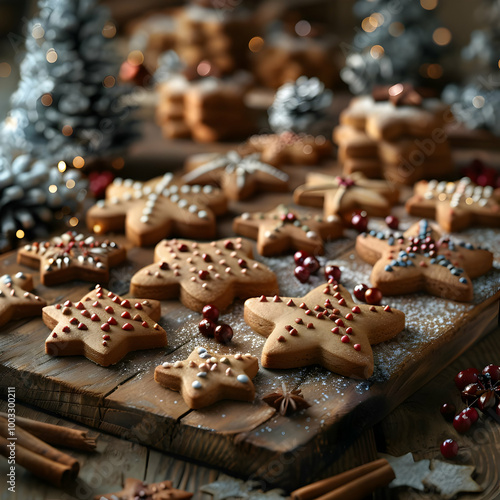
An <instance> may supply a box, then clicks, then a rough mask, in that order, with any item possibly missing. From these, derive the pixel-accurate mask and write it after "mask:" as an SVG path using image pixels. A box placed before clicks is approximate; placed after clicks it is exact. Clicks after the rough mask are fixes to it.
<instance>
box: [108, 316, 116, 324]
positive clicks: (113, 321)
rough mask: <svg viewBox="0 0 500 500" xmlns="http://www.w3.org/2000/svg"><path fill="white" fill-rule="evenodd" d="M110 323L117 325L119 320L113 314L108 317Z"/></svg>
mask: <svg viewBox="0 0 500 500" xmlns="http://www.w3.org/2000/svg"><path fill="white" fill-rule="evenodd" d="M108 323H109V324H110V325H117V324H118V322H117V321H116V319H115V318H113V316H111V318H109V319H108Z"/></svg>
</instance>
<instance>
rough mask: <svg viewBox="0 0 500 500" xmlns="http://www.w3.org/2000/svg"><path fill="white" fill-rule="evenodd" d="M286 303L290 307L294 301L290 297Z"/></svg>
mask: <svg viewBox="0 0 500 500" xmlns="http://www.w3.org/2000/svg"><path fill="white" fill-rule="evenodd" d="M286 305H287V306H289V307H292V306H294V305H295V302H294V301H293V300H292V299H290V300H289V301H288V302H287V303H286Z"/></svg>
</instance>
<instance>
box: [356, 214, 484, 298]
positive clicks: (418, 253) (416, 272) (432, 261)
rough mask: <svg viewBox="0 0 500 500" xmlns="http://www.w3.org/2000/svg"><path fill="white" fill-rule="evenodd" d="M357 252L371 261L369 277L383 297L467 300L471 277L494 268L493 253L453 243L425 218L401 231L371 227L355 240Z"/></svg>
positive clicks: (469, 245) (471, 294)
mask: <svg viewBox="0 0 500 500" xmlns="http://www.w3.org/2000/svg"><path fill="white" fill-rule="evenodd" d="M356 251H357V252H358V254H359V256H360V257H361V258H362V259H363V260H365V261H366V262H368V263H370V264H373V269H372V272H371V276H370V281H371V283H372V285H373V286H375V287H377V288H379V289H380V291H381V292H382V293H383V294H384V295H402V294H407V293H414V292H419V291H422V292H426V293H428V294H430V295H435V296H437V297H442V298H445V299H451V300H457V301H460V302H469V301H471V300H472V298H473V292H474V289H473V284H472V281H471V280H472V279H474V278H477V277H478V276H482V275H483V274H486V273H487V272H488V271H489V270H490V269H491V268H492V266H493V254H492V253H491V252H490V251H489V250H486V249H484V248H480V247H475V246H474V245H472V244H471V243H465V242H455V241H453V240H452V239H450V238H448V237H447V236H446V235H445V234H444V233H443V232H442V231H441V230H440V229H439V227H438V226H437V224H431V223H429V222H428V221H427V220H426V219H422V220H421V221H420V222H418V223H416V224H414V225H413V226H411V227H410V228H409V229H408V230H407V231H406V232H405V233H404V234H400V233H399V234H392V233H391V234H385V233H383V232H377V231H370V232H369V233H362V234H360V235H359V236H358V237H357V239H356Z"/></svg>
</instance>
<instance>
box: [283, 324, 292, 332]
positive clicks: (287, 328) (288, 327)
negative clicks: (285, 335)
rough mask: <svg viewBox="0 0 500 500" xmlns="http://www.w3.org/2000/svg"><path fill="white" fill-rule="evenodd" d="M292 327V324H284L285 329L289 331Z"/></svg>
mask: <svg viewBox="0 0 500 500" xmlns="http://www.w3.org/2000/svg"><path fill="white" fill-rule="evenodd" d="M292 328H293V326H292V325H285V330H286V331H287V332H289V331H290V330H291V329H292Z"/></svg>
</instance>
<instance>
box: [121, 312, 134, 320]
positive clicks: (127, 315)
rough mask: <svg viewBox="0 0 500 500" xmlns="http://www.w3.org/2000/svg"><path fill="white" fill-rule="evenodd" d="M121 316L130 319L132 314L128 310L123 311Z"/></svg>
mask: <svg viewBox="0 0 500 500" xmlns="http://www.w3.org/2000/svg"><path fill="white" fill-rule="evenodd" d="M120 316H121V317H122V318H123V319H129V318H130V317H131V316H130V313H129V312H128V311H123V312H122V313H121V314H120Z"/></svg>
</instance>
